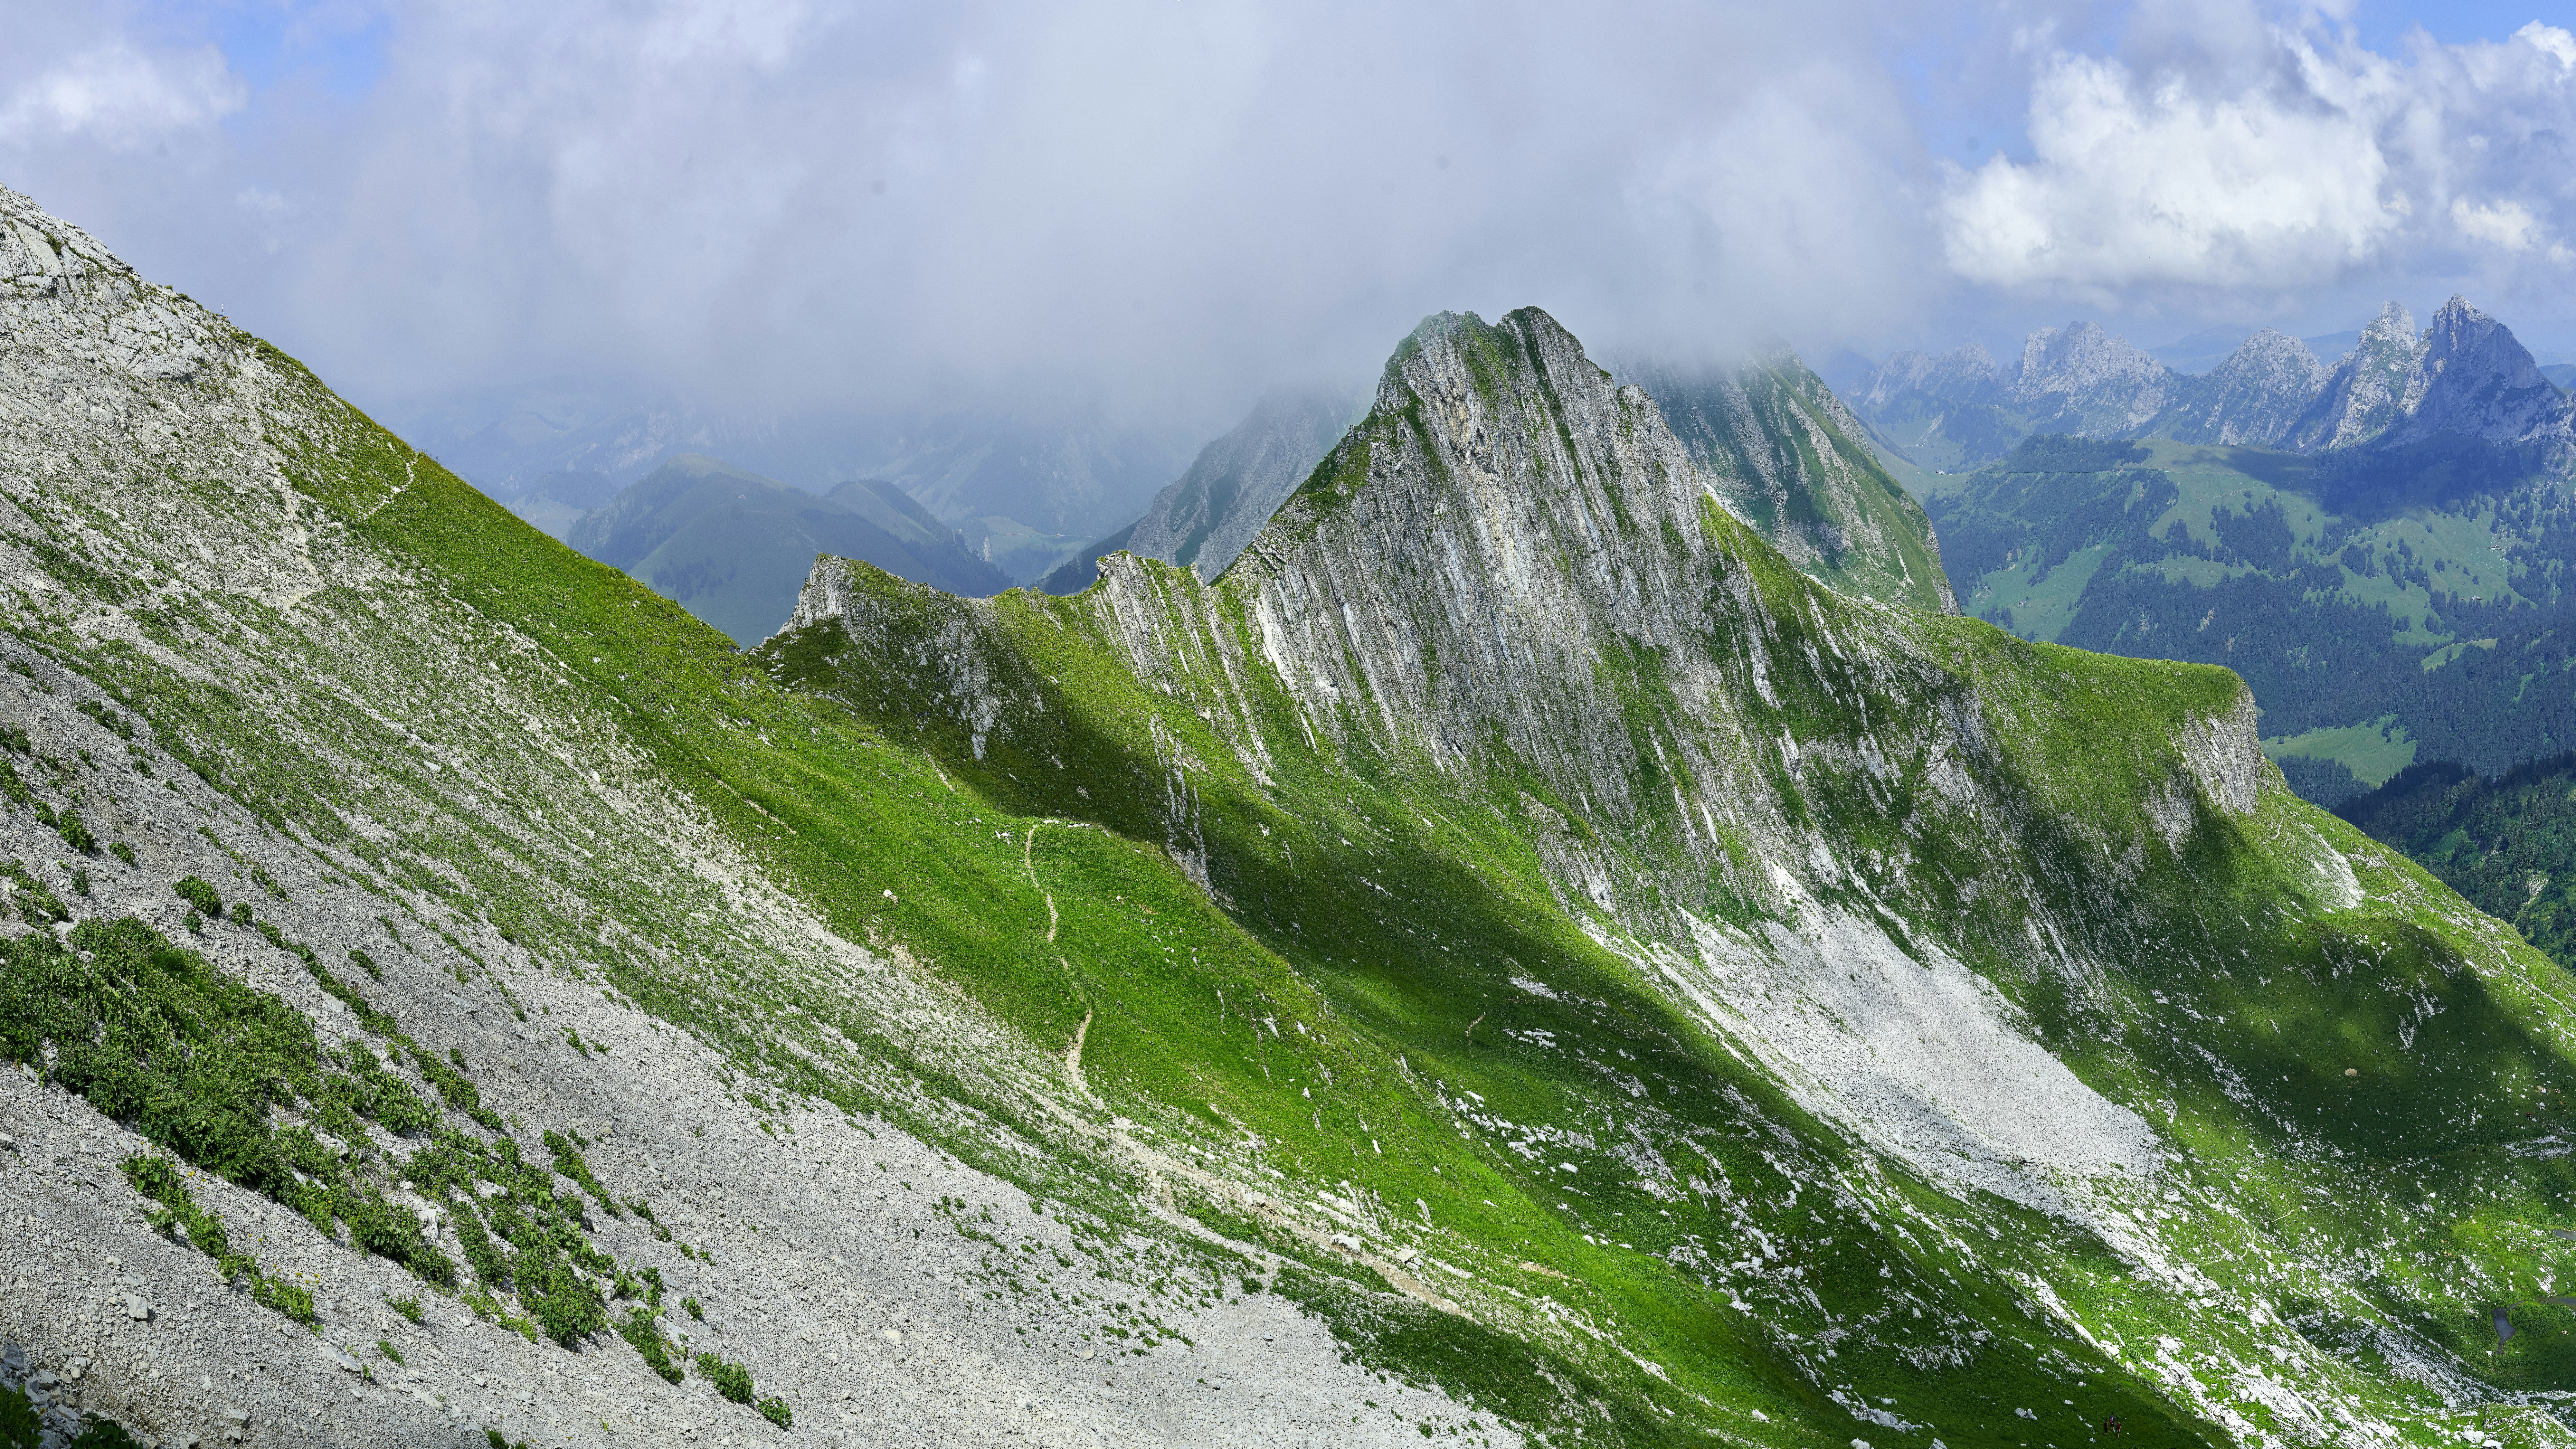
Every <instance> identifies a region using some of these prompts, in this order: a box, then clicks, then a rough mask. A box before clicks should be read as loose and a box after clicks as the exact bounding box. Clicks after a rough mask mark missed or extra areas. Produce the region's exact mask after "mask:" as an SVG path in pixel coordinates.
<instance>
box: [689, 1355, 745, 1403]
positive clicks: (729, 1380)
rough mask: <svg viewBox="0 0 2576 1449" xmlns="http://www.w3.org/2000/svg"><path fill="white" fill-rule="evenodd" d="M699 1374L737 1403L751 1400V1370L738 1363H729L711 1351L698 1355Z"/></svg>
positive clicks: (719, 1391)
mask: <svg viewBox="0 0 2576 1449" xmlns="http://www.w3.org/2000/svg"><path fill="white" fill-rule="evenodd" d="M698 1374H699V1376H700V1377H702V1378H704V1379H705V1380H706V1381H707V1382H708V1383H711V1384H713V1385H715V1386H716V1392H717V1393H719V1394H722V1395H724V1396H725V1397H726V1398H728V1399H731V1400H733V1401H734V1402H735V1403H737V1404H748V1403H750V1402H751V1398H752V1394H751V1370H749V1369H747V1368H744V1367H743V1366H742V1365H741V1364H738V1363H727V1362H725V1361H724V1360H723V1359H720V1358H718V1357H716V1356H715V1355H714V1354H711V1353H702V1354H699V1355H698Z"/></svg>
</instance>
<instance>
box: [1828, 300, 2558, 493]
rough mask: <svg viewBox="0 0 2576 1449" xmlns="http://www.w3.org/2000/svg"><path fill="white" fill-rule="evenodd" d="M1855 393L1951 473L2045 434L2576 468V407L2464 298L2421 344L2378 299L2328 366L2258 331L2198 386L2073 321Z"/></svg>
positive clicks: (1919, 362)
mask: <svg viewBox="0 0 2576 1449" xmlns="http://www.w3.org/2000/svg"><path fill="white" fill-rule="evenodd" d="M1858 398H1859V403H1860V407H1861V411H1862V413H1863V415H1864V416H1865V417H1866V418H1868V419H1869V421H1870V423H1871V424H1872V426H1873V427H1874V428H1876V429H1877V430H1878V432H1879V434H1880V435H1881V438H1882V440H1883V441H1885V442H1888V443H1890V444H1892V445H1893V446H1895V447H1897V448H1898V449H1900V450H1910V451H1909V452H1908V456H1917V455H1919V461H1922V462H1924V463H1925V464H1927V465H1928V466H1937V467H1944V468H1948V467H1956V468H1957V469H1958V470H1959V471H1966V470H1968V469H1971V468H1974V467H1977V466H1980V465H1983V464H1985V463H1989V462H1992V461H1994V460H1996V459H1997V458H2000V457H2001V456H2002V455H2003V454H2004V453H2006V452H2007V451H2009V450H2010V449H2011V448H2012V446H2013V445H2014V444H2016V443H2018V442H2019V441H2020V440H2021V439H2022V438H2024V437H2029V436H2033V435H2037V434H2045V433H2066V434H2069V435H2072V436H2076V437H2083V438H2095V439H2128V438H2173V439H2176V440H2178V441H2181V442H2187V443H2218V444H2224V445H2228V446H2255V447H2275V448H2289V449H2296V450H2301V451H2308V452H2321V451H2337V450H2348V449H2364V448H2375V449H2378V450H2381V451H2383V452H2385V451H2388V450H2394V449H2398V448H2402V447H2407V446H2410V445H2420V444H2425V443H2429V442H2432V441H2433V440H2435V439H2447V440H2448V444H2449V446H2451V447H2453V448H2455V449H2457V448H2468V449H2476V448H2506V449H2527V450H2533V451H2534V456H2535V457H2537V458H2538V459H2539V463H2538V466H2539V467H2541V468H2542V469H2543V470H2544V471H2546V470H2555V471H2558V472H2564V471H2565V470H2566V469H2567V468H2568V467H2569V466H2570V465H2571V463H2576V452H2571V449H2570V445H2569V441H2568V440H2569V439H2570V438H2571V437H2576V424H2571V419H2576V402H2571V401H2570V400H2569V398H2568V396H2567V395H2566V394H2565V393H2564V392H2562V391H2560V390H2559V389H2558V388H2557V387H2556V386H2555V385H2553V384H2552V383H2550V382H2549V381H2548V379H2546V378H2544V377H2542V376H2541V375H2540V370H2539V368H2538V366H2537V365H2536V364H2535V363H2534V362H2533V360H2532V357H2531V354H2530V353H2529V352H2528V351H2527V350H2526V349H2524V348H2523V346H2522V344H2521V343H2520V342H2518V341H2516V340H2515V338H2514V336H2513V333H2512V332H2511V331H2510V330H2509V329H2508V328H2506V327H2505V326H2504V325H2503V324H2502V323H2500V322H2497V321H2496V320H2495V319H2494V318H2492V317H2490V316H2488V315H2487V314H2486V313H2484V312H2481V311H2479V310H2478V309H2477V308H2475V307H2472V306H2470V305H2469V303H2468V302H2467V300H2466V299H2464V298H2460V297H2453V298H2452V299H2451V300H2450V301H2448V302H2447V303H2444V304H2443V306H2442V308H2441V310H2440V311H2439V312H2437V313H2436V314H2435V315H2434V318H2433V325H2432V326H2431V327H2429V328H2427V329H2425V330H2424V331H2422V332H2421V333H2419V332H2418V331H2417V330H2416V328H2415V322H2414V319H2413V317H2411V316H2410V315H2409V314H2408V313H2407V311H2406V309H2405V308H2404V307H2401V306H2399V305H2398V304H2397V303H2395V302H2391V303H2389V304H2388V305H2387V306H2385V307H2384V308H2382V309H2381V310H2380V312H2379V315H2378V316H2376V317H2374V318H2372V319H2371V320H2370V322H2369V323H2368V324H2367V325H2365V326H2364V327H2363V328H2362V330H2361V333H2360V340H2359V341H2358V343H2357V344H2356V345H2355V346H2354V348H2353V350H2352V351H2351V352H2350V353H2349V354H2347V355H2345V356H2344V357H2342V358H2340V359H2339V360H2338V361H2337V362H2336V363H2335V364H2334V365H2333V366H2331V367H2327V366H2324V365H2322V364H2320V363H2319V362H2318V361H2317V359H2316V357H2315V355H2314V354H2313V353H2312V352H2310V351H2309V350H2308V347H2307V345H2306V344H2305V343H2303V342H2301V341H2299V340H2298V339H2296V338H2293V337H2288V336H2284V335H2283V334H2281V333H2279V332H2276V331H2274V330H2272V329H2270V328H2265V329H2263V330H2262V331H2260V332H2257V333H2256V334H2255V335H2254V336H2253V337H2251V338H2249V339H2247V340H2246V341H2245V342H2244V343H2243V344H2242V345H2241V346H2239V347H2238V348H2237V349H2236V350H2235V351H2234V352H2232V353H2230V354H2228V355H2227V356H2226V357H2225V358H2224V359H2223V360H2221V362H2220V363H2219V365H2218V366H2217V367H2216V368H2214V369H2212V370H2211V371H2210V372H2209V373H2207V374H2206V375H2204V376H2199V377H2193V376H2188V375H2185V374H2182V373H2178V372H2175V371H2173V370H2172V369H2170V368H2168V367H2166V366H2165V365H2164V364H2163V363H2162V362H2159V361H2158V360H2156V359H2155V358H2154V357H2152V356H2150V355H2149V354H2147V353H2145V352H2143V351H2140V350H2139V349H2137V348H2135V347H2132V346H2131V345H2129V344H2128V343H2126V342H2123V341H2121V340H2119V339H2118V338H2114V337H2111V336H2109V335H2108V334H2107V333H2105V332H2103V331H2102V329H2101V328H2100V327H2099V326H2098V325H2097V324H2094V323H2090V322H2078V323H2074V324H2070V325H2069V326H2068V327H2067V328H2066V329H2065V330H2064V331H2062V332H2061V331H2056V330H2043V331H2040V332H2035V333H2033V334H2031V337H2030V339H2029V342H2028V343H2027V345H2026V346H2025V348H2024V350H2023V355H2022V358H2021V360H2020V361H2019V362H2018V363H2017V364H2016V365H2013V366H2010V367H2006V366H2002V365H1999V364H1997V363H1995V362H1994V360H1993V359H1992V358H1991V357H1990V356H1988V355H1987V354H1986V353H1985V352H1984V351H1983V350H1982V349H1977V348H1967V349H1962V350H1961V351H1959V352H1956V353H1953V354H1951V355H1950V356H1948V357H1946V358H1941V359H1935V358H1931V357H1928V356H1925V355H1924V354H1921V353H1912V352H1906V353H1898V354H1896V355H1895V356H1893V357H1891V358H1889V359H1888V360H1887V361H1886V362H1885V363H1883V364H1881V365H1880V366H1879V367H1878V369H1877V370H1876V371H1875V372H1874V373H1872V374H1871V375H1870V376H1869V378H1868V379H1867V381H1866V382H1865V384H1864V385H1863V387H1862V388H1861V390H1860V392H1859V394H1858Z"/></svg>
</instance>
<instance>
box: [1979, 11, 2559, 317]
mask: <svg viewBox="0 0 2576 1449" xmlns="http://www.w3.org/2000/svg"><path fill="white" fill-rule="evenodd" d="M2242 35H2243V44H2242V47H2241V48H2240V49H2239V50H2238V52H2237V53H2235V54H2220V55H2212V54H2210V53H2208V52H2207V51H2206V50H2197V51H2190V52H2185V53H2184V54H2182V55H2180V56H2178V57H2153V58H2141V59H2135V60H2132V59H2123V58H2116V57H2108V56H2092V55H2081V54H2072V53H2067V52H2063V51H2059V52H2054V53H2050V54H2047V55H2045V56H2044V57H2043V58H2042V59H2041V60H2040V61H2039V63H2038V66H2037V71H2036V75H2035V78H2034V83H2033V86H2032V91H2031V102H2030V113H2029V122H2028V136H2029V151H2028V154H2027V156H2026V157H2023V158H2013V157H2007V156H1996V157H1993V158H1991V159H1989V160H1987V161H1986V162H1984V163H1983V164H1982V165H1979V166H1977V167H1975V168H1974V169H1960V168H1955V167H1954V168H1951V169H1950V171H1949V174H1948V176H1947V178H1946V184H1945V185H1944V187H1943V191H1942V195H1941V199H1940V202H1939V205H1938V215H1939V221H1940V228H1941V238H1942V246H1943V250H1944V254H1945V255H1946V257H1947V259H1948V261H1949V264H1950V265H1951V267H1953V268H1954V269H1955V270H1956V271H1957V272H1958V273H1959V275H1961V276H1962V277H1964V278H1967V279H1969V280H1970V281H1973V282H1978V283H1984V284H1988V285H1992V286H1995V287H1999V288H2004V289H2008V290H2017V291H2032V292H2040V293H2044V294H2063V295H2070V296H2074V297H2077V298H2081V299H2085V300H2088V301H2091V302H2093V303H2095V304H2096V305H2118V304H2121V303H2128V304H2131V305H2134V304H2135V302H2136V300H2137V295H2138V293H2139V292H2140V291H2141V290H2144V291H2147V292H2150V293H2153V292H2158V291H2179V292H2184V293H2190V292H2199V293H2203V294H2208V293H2242V292H2248V291H2262V290H2265V289H2280V290H2288V289H2300V288H2309V287H2315V286H2319V285H2324V284H2330V283H2332V282H2334V281H2335V280H2338V279H2340V278H2344V277H2347V276H2351V275H2354V274H2355V273H2362V272H2389V271H2399V270H2406V269H2418V270H2426V271H2430V272H2434V273H2440V274H2444V275H2450V276H2461V275H2464V274H2465V275H2475V276H2479V277H2482V278H2483V279H2484V280H2485V281H2486V283H2487V284H2488V285H2489V286H2491V287H2505V288H2512V287H2514V286H2515V285H2516V284H2518V283H2531V282H2536V281H2539V280H2540V278H2539V277H2536V276H2531V275H2527V274H2528V273H2529V271H2530V269H2532V268H2535V267H2538V268H2547V269H2549V273H2550V280H2551V282H2552V284H2553V285H2558V284H2563V273H2561V272H2560V269H2563V268H2565V267H2566V266H2567V264H2568V263H2569V261H2570V260H2571V253H2570V251H2569V249H2568V246H2567V245H2566V239H2567V238H2568V237H2569V235H2570V234H2571V231H2576V192H2571V185H2570V183H2571V179H2576V178H2571V175H2570V160H2571V158H2570V156H2569V154H2568V138H2569V137H2571V136H2576V36H2571V35H2570V34H2569V33H2568V32H2567V31H2565V30H2562V29H2559V28H2557V27H2555V26H2550V25H2544V24H2541V23H2539V22H2537V21H2535V22H2533V23H2531V24H2529V25H2526V26H2524V27H2523V28H2522V29H2521V30H2520V31H2518V32H2516V33H2515V34H2514V35H2513V36H2511V37H2510V38H2508V39H2506V40H2503V41H2498V42H2487V43H2478V44H2468V45H2447V46H2446V45H2437V44H2435V43H2433V42H2431V41H2430V40H2429V39H2426V38H2424V37H2422V36H2420V35H2419V36H2417V37H2415V40H2414V44H2413V47H2412V49H2413V52H2414V53H2413V55H2412V58H2411V60H2408V61H2399V60H2395V59H2391V58H2389V57H2386V56H2381V55H2378V54H2375V53H2373V52H2371V51H2369V50H2366V49H2363V48H2361V47H2359V46H2357V45H2355V44H2353V43H2351V42H2350V40H2349V39H2348V38H2344V37H2341V36H2338V35H2330V34H2327V33H2326V32H2325V31H2324V29H2323V28H2322V26H2320V25H2316V24H2310V25H2309V26H2307V27H2306V28H2304V29H2302V28H2294V27H2292V26H2289V25H2276V26H2256V27H2249V28H2247V29H2246V30H2245V31H2243V32H2242Z"/></svg>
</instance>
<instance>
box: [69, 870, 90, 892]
mask: <svg viewBox="0 0 2576 1449" xmlns="http://www.w3.org/2000/svg"><path fill="white" fill-rule="evenodd" d="M72 891H73V893H75V894H77V895H81V896H87V895H88V894H89V867H88V866H82V867H80V868H79V869H77V870H75V871H73V872H72Z"/></svg>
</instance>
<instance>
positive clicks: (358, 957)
mask: <svg viewBox="0 0 2576 1449" xmlns="http://www.w3.org/2000/svg"><path fill="white" fill-rule="evenodd" d="M349 959H350V960H352V961H355V962H357V963H358V969H359V970H361V971H364V972H366V973H367V979H368V980H370V981H382V980H384V979H385V973H384V970H383V968H381V967H379V966H378V965H376V963H375V959H374V958H373V957H371V956H369V955H368V954H367V953H366V952H364V951H361V950H359V949H358V948H357V947H355V946H352V947H350V948H349Z"/></svg>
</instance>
